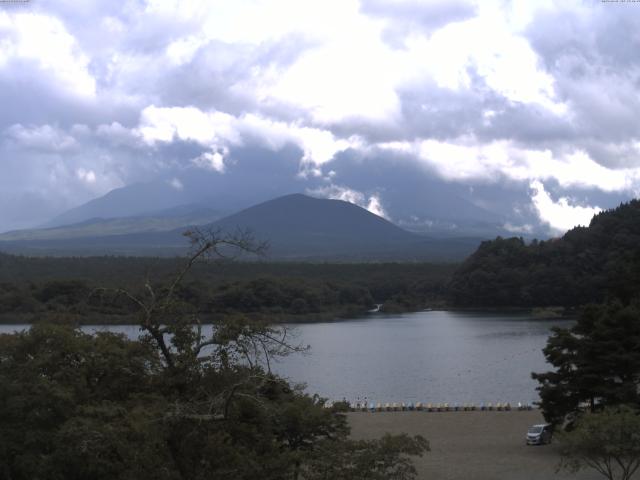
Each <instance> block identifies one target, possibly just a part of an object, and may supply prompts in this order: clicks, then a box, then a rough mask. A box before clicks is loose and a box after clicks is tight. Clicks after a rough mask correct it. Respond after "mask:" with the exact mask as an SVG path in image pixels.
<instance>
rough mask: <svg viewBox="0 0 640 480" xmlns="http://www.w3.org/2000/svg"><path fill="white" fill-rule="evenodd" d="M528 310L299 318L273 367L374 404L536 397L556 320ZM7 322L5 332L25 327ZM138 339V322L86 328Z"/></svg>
mask: <svg viewBox="0 0 640 480" xmlns="http://www.w3.org/2000/svg"><path fill="white" fill-rule="evenodd" d="M569 325H571V323H570V321H567V320H538V319H532V318H531V317H530V316H528V315H524V314H513V313H509V314H502V313H500V314H496V313H477V312H473V313H471V312H464V313H463V312H451V311H428V312H416V313H408V314H400V315H385V314H372V315H370V316H369V317H366V318H360V319H354V320H342V321H339V322H329V323H313V324H297V325H295V326H293V325H292V326H291V327H294V328H295V330H296V341H297V342H299V343H302V344H305V345H306V344H309V345H310V346H311V350H310V352H309V353H308V354H305V355H293V356H289V357H286V358H284V359H282V360H280V361H279V362H278V363H276V364H275V365H273V366H272V367H273V368H274V370H276V371H277V372H278V373H280V374H281V375H283V376H285V377H287V378H289V379H291V380H293V381H295V382H306V383H307V386H308V388H307V389H308V391H309V393H319V394H320V395H322V396H324V397H328V398H331V399H341V398H343V397H346V398H347V399H350V400H355V399H357V398H364V397H367V398H368V399H369V400H371V401H374V402H378V401H379V402H394V401H397V402H416V401H422V402H431V403H439V402H448V403H450V404H453V403H467V402H469V403H471V402H473V403H476V404H479V403H480V402H484V403H487V402H493V403H495V402H511V403H512V404H513V403H517V402H519V401H520V402H533V401H536V400H537V399H538V396H537V392H536V390H535V388H536V385H537V384H536V382H534V381H533V380H532V379H531V372H532V371H545V370H547V369H548V368H549V366H548V365H547V364H546V363H545V359H544V356H543V355H542V348H543V347H544V345H545V343H546V341H547V338H548V336H549V333H550V332H549V329H550V328H551V327H552V326H565V327H566V326H569ZM24 327H25V326H20V325H14V326H12V325H3V326H0V332H3V331H4V332H7V331H14V330H16V329H20V328H24ZM84 328H85V330H88V331H95V330H96V329H98V330H111V331H119V332H123V333H125V334H127V335H128V336H129V337H133V338H135V337H136V336H137V335H138V328H137V327H136V326H104V327H102V326H101V327H84Z"/></svg>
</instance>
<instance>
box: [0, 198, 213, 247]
mask: <svg viewBox="0 0 640 480" xmlns="http://www.w3.org/2000/svg"><path fill="white" fill-rule="evenodd" d="M222 216H223V215H222V214H221V213H220V212H218V211H216V210H213V209H211V208H207V207H204V206H201V205H198V204H189V205H181V206H179V207H173V208H170V209H166V210H160V211H154V212H148V213H146V214H143V215H140V216H133V217H120V218H118V217H116V218H91V219H88V220H84V221H82V222H78V223H72V224H70V225H61V226H57V227H50V228H38V229H27V230H15V231H11V232H6V233H3V234H0V241H25V240H64V239H72V238H84V237H99V236H109V235H126V234H131V233H141V232H163V231H170V230H175V229H178V228H186V227H188V226H192V225H203V224H207V223H211V222H213V221H215V220H217V219H219V218H220V217H222Z"/></svg>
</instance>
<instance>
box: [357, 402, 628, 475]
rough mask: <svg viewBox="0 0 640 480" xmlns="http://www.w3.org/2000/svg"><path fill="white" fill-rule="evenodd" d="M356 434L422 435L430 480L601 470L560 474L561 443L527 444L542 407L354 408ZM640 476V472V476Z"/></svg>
mask: <svg viewBox="0 0 640 480" xmlns="http://www.w3.org/2000/svg"><path fill="white" fill-rule="evenodd" d="M348 418H349V423H350V425H351V428H352V436H353V437H354V438H374V437H379V436H380V435H382V434H384V433H385V432H389V433H402V432H405V433H408V434H410V435H415V434H421V435H423V436H424V437H425V438H427V439H428V440H429V442H430V444H431V451H430V452H429V453H427V454H426V455H425V456H424V457H422V458H418V459H416V461H415V462H416V466H417V468H418V471H419V474H420V475H419V478H420V479H425V480H426V479H429V480H458V479H460V480H548V479H576V480H592V479H593V480H596V479H598V478H602V477H600V476H599V475H598V474H597V473H596V472H593V471H590V470H583V471H581V472H579V473H578V474H575V475H574V474H569V473H566V472H560V473H556V468H557V466H558V463H559V460H560V456H559V454H558V445H557V442H556V443H555V444H554V443H553V442H552V444H551V445H544V446H527V445H525V440H524V438H525V434H526V431H527V428H528V427H529V426H530V425H533V424H536V423H543V422H544V420H543V418H542V415H541V414H540V412H539V411H537V410H532V411H509V412H497V411H493V412H477V411H475V412H439V413H433V412H430V413H427V412H377V413H364V412H362V413H359V412H358V413H349V414H348ZM639 478H640V477H639Z"/></svg>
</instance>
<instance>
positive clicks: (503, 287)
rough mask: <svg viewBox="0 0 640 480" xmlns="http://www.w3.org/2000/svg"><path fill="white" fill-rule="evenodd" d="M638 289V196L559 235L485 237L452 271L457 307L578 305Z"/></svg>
mask: <svg viewBox="0 0 640 480" xmlns="http://www.w3.org/2000/svg"><path fill="white" fill-rule="evenodd" d="M639 291H640V201H639V200H632V201H631V202H629V203H625V204H622V205H620V206H619V207H618V208H616V209H613V210H609V211H604V212H601V213H599V214H598V215H596V216H594V217H593V219H592V220H591V223H590V225H589V226H588V227H576V228H574V229H572V230H570V231H568V232H567V233H566V234H565V235H564V236H563V237H562V238H558V239H551V240H547V241H536V240H534V241H532V242H531V243H529V244H527V243H526V242H525V241H524V240H523V239H522V238H508V239H504V238H500V237H498V238H497V239H496V240H493V241H487V242H483V243H482V244H481V245H480V247H479V248H478V250H477V251H476V252H475V253H474V254H473V255H471V257H469V258H468V259H467V260H466V261H465V262H464V263H463V264H462V265H461V266H460V268H459V269H458V270H457V271H456V272H455V274H454V275H453V278H452V281H451V283H450V285H449V298H450V301H451V304H452V305H455V306H465V307H466V306H475V307H504V306H514V307H543V306H564V307H576V306H580V305H583V304H587V303H592V302H601V301H603V300H605V299H606V298H618V299H620V300H622V301H623V302H625V303H626V302H628V301H629V300H630V299H632V298H633V297H634V296H637V295H638V292H639Z"/></svg>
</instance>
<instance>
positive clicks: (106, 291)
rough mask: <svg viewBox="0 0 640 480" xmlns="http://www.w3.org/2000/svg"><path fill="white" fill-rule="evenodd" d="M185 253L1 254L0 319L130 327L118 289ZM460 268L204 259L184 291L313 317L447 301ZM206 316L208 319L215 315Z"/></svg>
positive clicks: (200, 305) (219, 307) (244, 310)
mask: <svg viewBox="0 0 640 480" xmlns="http://www.w3.org/2000/svg"><path fill="white" fill-rule="evenodd" d="M183 262H184V259H182V258H169V259H166V258H165V259H158V258H141V257H89V258H86V257H85V258H73V257H71V258H31V257H21V256H12V255H6V254H0V321H2V322H5V323H13V322H42V321H53V322H65V323H69V322H71V323H131V322H132V321H133V317H132V309H131V308H132V305H131V302H129V301H127V299H126V298H124V297H123V296H122V295H118V294H116V293H115V292H114V291H113V289H116V288H125V289H128V290H131V291H133V292H135V291H139V290H140V289H142V288H144V284H145V282H146V281H147V280H149V282H150V283H151V284H156V285H160V284H162V283H164V282H166V281H167V280H168V278H169V277H170V276H171V275H172V274H174V273H175V271H176V270H177V269H178V268H179V266H180V265H181V264H182V263H183ZM454 268H455V266H454V265H452V264H425V263H366V264H336V263H317V264H316V263H272V262H230V261H217V262H208V263H197V264H195V265H194V266H193V269H192V275H191V276H190V277H189V280H188V281H185V282H184V283H183V284H182V285H181V287H180V289H179V291H178V292H177V295H178V297H179V298H180V299H181V300H182V301H184V302H186V303H188V304H189V305H191V307H192V308H194V309H195V310H196V311H197V312H198V313H199V314H201V315H202V316H203V318H205V319H208V320H210V319H211V318H210V317H211V316H214V315H228V314H235V313H241V314H247V315H250V316H253V317H254V318H263V319H265V320H268V321H272V322H273V321H294V322H295V321H314V320H328V319H335V318H341V317H345V316H355V315H361V314H364V313H365V312H366V311H367V310H369V309H371V308H372V307H373V306H374V304H375V303H383V304H384V306H383V309H384V310H385V311H388V312H398V311H409V310H417V309H421V308H426V307H431V306H434V305H440V304H442V302H443V301H444V298H445V293H446V284H447V282H448V281H449V279H450V276H451V273H452V272H453V270H454ZM208 317H209V318H208Z"/></svg>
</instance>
